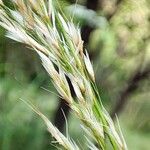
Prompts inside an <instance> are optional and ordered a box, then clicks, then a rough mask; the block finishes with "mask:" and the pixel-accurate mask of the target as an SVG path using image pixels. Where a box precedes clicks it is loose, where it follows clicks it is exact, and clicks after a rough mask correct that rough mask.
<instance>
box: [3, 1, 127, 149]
mask: <svg viewBox="0 0 150 150" xmlns="http://www.w3.org/2000/svg"><path fill="white" fill-rule="evenodd" d="M12 3H13V5H14V8H15V9H11V8H9V7H7V6H6V5H5V4H4V3H3V2H2V1H0V25H1V26H2V27H3V28H5V29H6V30H7V34H6V36H7V37H9V38H11V39H13V40H15V41H18V42H21V43H24V44H26V45H27V46H29V47H31V48H32V49H34V50H35V51H36V52H37V53H38V54H39V57H40V58H41V61H42V64H43V66H44V68H45V69H46V71H47V72H48V74H49V76H50V77H51V80H52V82H53V84H54V86H55V88H56V89H57V91H58V93H59V94H60V96H61V97H62V98H63V99H64V100H66V101H67V103H68V105H69V106H70V108H71V109H72V111H73V112H74V114H75V115H76V116H77V117H78V118H79V120H80V121H81V125H82V127H83V129H84V131H85V133H87V136H89V137H92V140H91V141H90V140H89V142H88V143H89V147H90V148H91V149H102V150H105V149H107V142H106V141H108V140H109V141H110V143H111V144H112V147H113V149H114V150H126V149H127V147H126V144H125V142H124V140H123V137H122V135H120V134H119V132H118V131H117V129H116V128H115V126H114V123H113V121H112V119H111V118H110V116H109V114H108V113H107V111H106V110H105V109H104V107H103V105H102V102H101V99H100V96H99V93H98V90H97V87H96V83H95V75H94V71H93V67H92V64H91V61H90V59H89V56H88V53H87V52H85V53H84V49H83V41H82V38H81V34H80V29H79V27H77V26H75V25H74V23H73V22H72V21H71V20H68V19H66V18H65V17H64V14H62V12H61V11H59V10H57V9H55V7H54V5H53V1H52V0H29V1H24V0H13V1H12ZM67 78H68V79H69V80H70V81H71V84H72V85H73V88H74V91H75V94H76V96H75V97H73V96H72V94H71V91H70V87H69V83H68V80H67ZM34 111H35V109H34ZM36 113H38V114H39V115H40V116H41V117H42V119H43V120H44V121H45V123H46V125H47V127H48V130H49V132H50V133H51V134H52V135H53V136H54V137H55V139H56V140H57V141H58V143H59V144H60V145H62V146H63V147H64V149H68V150H72V149H76V150H77V149H79V148H78V146H77V145H76V144H75V145H76V146H75V147H76V148H74V146H73V145H74V144H72V142H71V141H69V140H68V139H66V137H64V136H63V135H62V134H61V133H60V132H59V131H58V130H57V129H56V127H54V126H53V125H52V124H51V123H50V122H49V121H48V119H47V118H46V117H45V116H44V115H43V114H41V113H40V112H39V111H37V110H36ZM56 134H57V136H56ZM94 143H96V146H97V147H96V146H94Z"/></svg>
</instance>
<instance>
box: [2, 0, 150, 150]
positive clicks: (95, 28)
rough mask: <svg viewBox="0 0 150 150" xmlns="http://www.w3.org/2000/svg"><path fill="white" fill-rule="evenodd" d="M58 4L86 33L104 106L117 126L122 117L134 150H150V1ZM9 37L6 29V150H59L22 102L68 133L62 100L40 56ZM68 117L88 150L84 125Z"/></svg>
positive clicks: (86, 0)
mask: <svg viewBox="0 0 150 150" xmlns="http://www.w3.org/2000/svg"><path fill="white" fill-rule="evenodd" d="M6 1H7V0H6ZM58 2H60V6H61V7H62V9H63V11H64V12H65V13H66V14H67V15H68V14H69V16H74V22H75V23H77V24H79V25H80V27H81V32H82V37H83V40H84V41H85V48H86V49H87V50H88V52H89V54H90V58H91V60H92V63H93V66H94V70H95V73H96V82H97V85H98V88H99V91H100V94H101V98H102V101H103V103H104V105H105V107H106V108H107V110H108V111H109V112H110V114H111V116H112V117H113V118H114V120H115V114H117V115H118V118H119V121H120V125H121V127H122V131H123V134H124V136H125V139H126V141H127V145H128V147H129V149H131V150H150V3H149V0H138V1H136V0H79V1H78V4H77V5H74V4H75V1H74V0H61V1H60V0H58ZM4 35H5V31H4V30H3V29H2V28H0V150H33V149H36V150H47V149H49V150H53V149H55V147H54V146H53V144H52V143H51V140H53V139H51V136H50V135H49V134H48V133H47V131H46V126H45V125H44V123H43V122H42V120H41V119H40V118H39V117H38V116H37V115H36V114H35V113H34V112H33V111H32V110H30V108H29V107H28V106H26V104H25V103H23V102H22V101H21V100H20V99H23V100H25V101H30V102H32V103H33V104H34V105H35V106H36V107H38V108H39V109H40V110H41V111H42V112H43V113H44V114H45V115H46V116H47V117H48V118H49V119H50V120H51V121H52V122H54V123H55V124H56V125H58V124H61V127H60V126H59V128H60V129H61V130H62V129H63V128H64V129H65V127H63V124H65V121H64V117H63V118H62V116H63V115H60V114H59V113H58V109H60V107H61V106H62V104H60V99H59V97H58V94H57V92H56V91H55V89H54V87H53V85H52V84H51V81H50V78H49V77H48V75H47V73H46V72H45V70H44V69H43V67H42V65H41V63H40V60H39V58H38V56H37V55H36V53H35V52H34V51H32V50H29V49H28V48H26V46H24V45H21V44H18V43H16V42H14V41H12V40H10V39H8V38H6V37H5V36H4ZM65 107H66V106H65ZM63 108H64V106H63ZM64 111H65V110H64ZM66 117H67V118H68V119H67V121H68V127H69V133H70V135H71V137H72V138H73V139H75V140H76V141H77V142H78V143H80V144H81V145H82V147H83V149H84V145H85V140H84V139H83V138H82V136H80V135H81V132H82V131H81V129H80V125H79V122H78V119H77V118H75V117H74V116H73V115H72V113H71V112H70V113H69V115H68V114H67V113H66ZM64 132H65V131H64Z"/></svg>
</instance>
